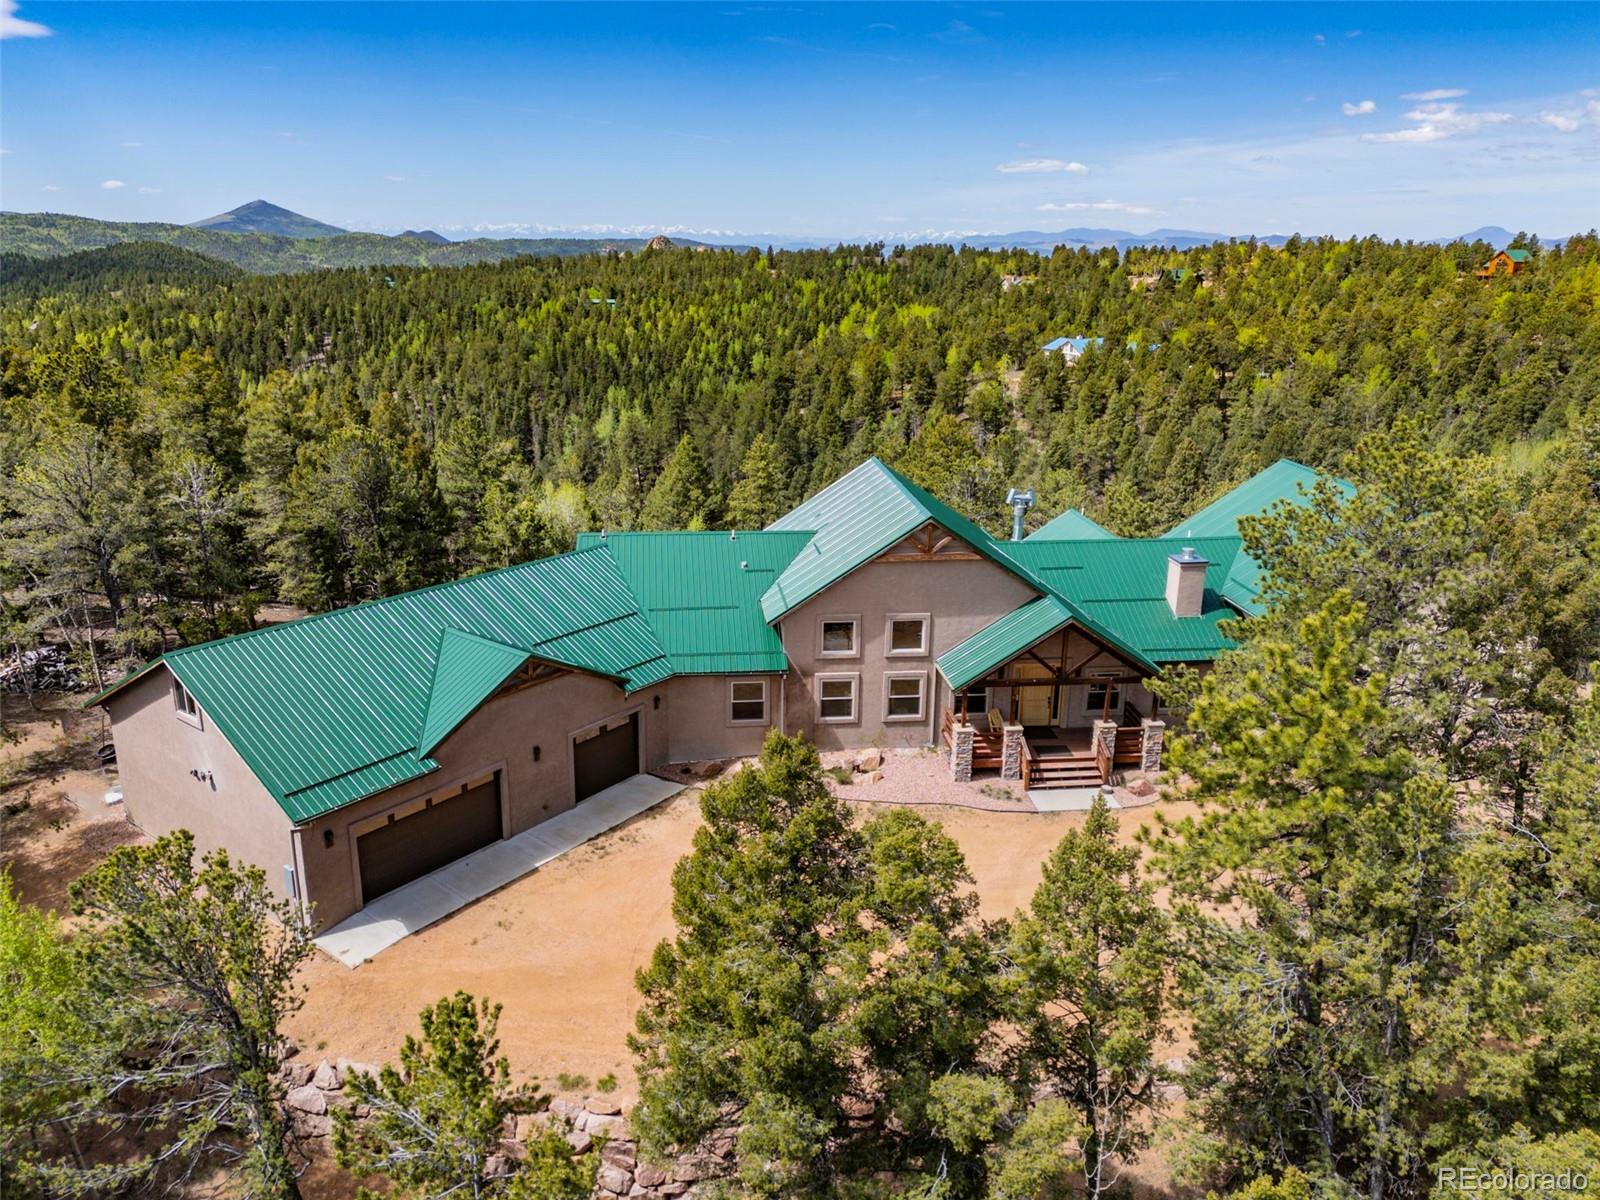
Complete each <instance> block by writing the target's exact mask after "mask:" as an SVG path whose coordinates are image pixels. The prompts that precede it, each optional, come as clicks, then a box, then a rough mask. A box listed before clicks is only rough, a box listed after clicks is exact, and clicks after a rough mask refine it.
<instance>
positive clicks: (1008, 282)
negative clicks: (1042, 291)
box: [1000, 275, 1038, 292]
mask: <svg viewBox="0 0 1600 1200" xmlns="http://www.w3.org/2000/svg"><path fill="white" fill-rule="evenodd" d="M1037 278H1038V277H1037V276H1035V275H1002V276H1000V290H1001V291H1002V292H1009V291H1010V290H1011V289H1012V288H1018V287H1023V286H1024V285H1026V284H1030V283H1033V282H1034V281H1035V280H1036V279H1037Z"/></svg>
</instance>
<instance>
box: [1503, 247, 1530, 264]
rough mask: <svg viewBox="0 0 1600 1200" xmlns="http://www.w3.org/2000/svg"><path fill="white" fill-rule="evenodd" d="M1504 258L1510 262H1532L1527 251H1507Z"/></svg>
mask: <svg viewBox="0 0 1600 1200" xmlns="http://www.w3.org/2000/svg"><path fill="white" fill-rule="evenodd" d="M1506 257H1507V258H1509V259H1510V260H1511V261H1512V262H1519V263H1525V262H1532V261H1533V255H1532V253H1530V252H1529V251H1527V250H1507V251H1506Z"/></svg>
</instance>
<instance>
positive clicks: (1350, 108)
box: [1339, 100, 1378, 117]
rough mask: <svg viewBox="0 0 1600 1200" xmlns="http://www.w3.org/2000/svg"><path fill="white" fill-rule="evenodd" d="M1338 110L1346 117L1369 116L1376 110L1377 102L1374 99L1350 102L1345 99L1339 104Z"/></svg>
mask: <svg viewBox="0 0 1600 1200" xmlns="http://www.w3.org/2000/svg"><path fill="white" fill-rule="evenodd" d="M1339 111H1340V112H1342V113H1344V115H1345V116H1347V117H1370V116H1371V115H1372V114H1373V113H1375V112H1377V111H1378V102H1377V101H1376V100H1362V101H1359V102H1358V103H1355V104H1352V103H1350V101H1348V100H1346V101H1345V102H1344V103H1343V104H1341V105H1340V106H1339Z"/></svg>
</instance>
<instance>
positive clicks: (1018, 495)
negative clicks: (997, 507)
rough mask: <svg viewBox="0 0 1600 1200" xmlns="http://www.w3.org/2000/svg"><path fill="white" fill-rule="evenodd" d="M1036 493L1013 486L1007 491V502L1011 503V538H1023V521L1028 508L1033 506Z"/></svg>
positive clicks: (1016, 540) (1013, 539)
mask: <svg viewBox="0 0 1600 1200" xmlns="http://www.w3.org/2000/svg"><path fill="white" fill-rule="evenodd" d="M1033 501H1034V495H1033V493H1032V492H1031V491H1029V492H1022V491H1018V490H1017V489H1016V488H1012V489H1011V490H1010V491H1009V492H1007V493H1006V503H1007V504H1009V505H1011V540H1012V541H1013V542H1020V541H1021V540H1022V521H1023V518H1024V517H1026V516H1027V515H1028V510H1029V509H1030V508H1032V507H1033Z"/></svg>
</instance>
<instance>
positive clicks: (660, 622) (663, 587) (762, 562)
mask: <svg viewBox="0 0 1600 1200" xmlns="http://www.w3.org/2000/svg"><path fill="white" fill-rule="evenodd" d="M810 540H811V534H810V532H809V531H805V530H800V531H786V532H754V533H727V532H722V533H710V532H700V533H612V534H606V535H600V534H593V533H586V534H583V535H581V536H580V537H579V539H578V545H579V547H580V548H597V547H604V552H605V553H608V554H610V555H611V557H612V558H613V559H614V560H615V561H616V564H617V567H618V568H619V569H620V570H621V572H622V575H623V578H624V579H626V580H627V582H628V586H629V587H630V588H631V589H632V590H633V594H634V595H635V596H637V597H638V600H639V606H640V611H641V612H642V613H643V614H644V618H645V620H646V621H648V622H649V623H650V627H651V629H653V630H654V631H655V635H656V639H657V641H659V642H660V643H661V647H662V649H663V650H664V651H665V653H666V655H667V659H668V661H669V663H670V665H671V668H672V672H673V674H675V675H724V674H743V673H750V674H762V673H768V672H778V671H787V670H788V669H789V660H788V658H787V657H786V656H785V655H784V652H783V642H782V640H781V639H780V638H779V636H778V632H777V630H775V629H774V628H772V626H770V625H769V624H767V621H766V619H765V618H764V617H763V616H762V611H761V596H762V593H764V592H765V591H766V590H767V589H768V588H769V587H771V586H772V584H773V583H774V581H776V579H777V578H778V574H779V572H781V571H782V570H783V569H784V568H785V567H787V566H788V565H789V563H790V562H791V561H793V559H794V556H795V555H796V554H798V553H800V551H801V550H803V549H804V548H805V545H806V543H807V542H809V541H810Z"/></svg>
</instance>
